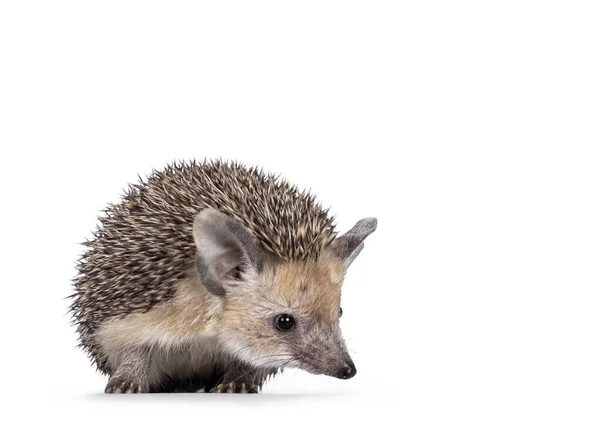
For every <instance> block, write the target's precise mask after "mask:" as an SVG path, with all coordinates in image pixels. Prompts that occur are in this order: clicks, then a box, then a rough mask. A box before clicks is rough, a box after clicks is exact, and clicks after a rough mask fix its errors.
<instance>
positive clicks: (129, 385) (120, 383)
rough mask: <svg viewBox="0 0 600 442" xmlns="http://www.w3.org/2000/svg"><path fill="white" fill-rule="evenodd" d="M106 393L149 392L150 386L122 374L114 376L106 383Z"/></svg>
mask: <svg viewBox="0 0 600 442" xmlns="http://www.w3.org/2000/svg"><path fill="white" fill-rule="evenodd" d="M104 393H107V394H121V393H122V394H134V393H148V387H147V386H146V385H143V384H141V383H139V382H136V381H132V380H131V379H128V378H124V377H121V376H118V377H112V378H110V380H109V381H108V384H107V385H106V389H105V390H104Z"/></svg>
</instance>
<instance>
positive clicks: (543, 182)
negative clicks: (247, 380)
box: [0, 0, 600, 441]
mask: <svg viewBox="0 0 600 442" xmlns="http://www.w3.org/2000/svg"><path fill="white" fill-rule="evenodd" d="M206 3H210V4H206ZM206 3H201V2H147V1H146V2H128V1H125V0H119V1H103V2H81V1H72V2H66V1H55V2H30V1H12V2H11V1H6V2H2V3H1V5H0V64H1V69H0V125H1V126H0V146H1V152H2V153H1V159H0V160H1V165H2V170H1V172H0V180H1V183H0V184H1V189H2V205H1V206H0V207H1V213H2V216H1V229H0V232H1V242H0V246H1V249H2V253H1V254H0V259H1V260H2V263H1V264H2V302H1V304H0V305H1V312H2V320H1V321H0V327H1V339H2V342H1V344H2V353H1V354H2V363H1V365H0V367H1V368H0V369H1V370H2V393H1V397H2V403H3V405H4V407H5V409H4V410H3V412H2V422H3V424H2V426H1V427H0V428H1V430H0V435H2V437H1V439H2V440H34V439H32V438H34V437H35V438H36V439H38V440H41V439H44V440H54V438H57V439H58V440H67V441H69V440H90V441H94V440H103V441H106V440H163V441H164V440H173V441H177V440H183V439H184V438H185V439H186V440H199V441H203V440H229V439H230V438H231V439H235V440H238V441H239V440H262V441H265V440H277V441H288V440H330V441H337V440H354V438H358V440H362V439H364V438H366V437H369V438H370V440H381V438H382V437H384V436H386V437H387V439H383V440H402V441H446V440H457V441H493V440H503V441H505V440H523V441H532V440H545V441H546V440H565V441H567V440H568V441H574V440H576V441H588V440H590V441H591V440H596V441H597V440H598V438H599V437H600V428H599V425H598V415H599V412H600V406H599V401H598V398H599V396H600V395H599V394H600V384H599V379H600V377H599V373H600V359H599V342H598V341H599V337H600V330H599V320H598V319H599V315H600V311H599V306H600V304H599V294H600V291H599V289H600V287H599V286H600V283H599V278H598V270H599V264H600V263H599V257H600V255H599V253H600V252H599V251H600V209H599V190H600V182H599V181H600V180H599V166H600V164H599V161H598V149H599V146H600V144H599V142H600V136H599V126H598V124H599V121H600V108H599V103H600V89H599V85H600V81H599V80H598V79H599V78H600V65H599V58H598V54H599V49H600V48H599V42H600V31H599V29H600V28H599V27H598V23H599V21H600V15H599V11H598V6H597V2H592V1H590V2H581V1H568V2H567V1H556V2H547V1H544V2H542V1H539V2H536V1H504V2H475V1H472V2H465V1H458V2H439V1H438V2H432V1H419V2H395V1H392V2H355V1H344V2H330V1H323V0H320V1H303V2H293V3H292V2H282V1H272V2H262V1H252V2H229V1H219V2H206ZM205 156H206V157H211V158H213V157H219V156H220V157H223V158H229V159H238V160H241V161H243V162H246V163H248V164H259V165H262V166H264V167H265V168H267V169H268V170H271V171H274V172H279V173H282V174H283V175H284V176H285V177H287V178H288V179H289V180H291V181H292V182H294V183H297V184H299V185H300V186H302V187H310V188H312V189H313V190H314V192H316V193H317V194H318V195H319V197H320V199H321V200H322V201H323V202H324V203H325V204H326V205H331V207H332V211H333V213H335V214H337V219H338V222H339V227H340V230H346V229H348V228H350V227H351V226H352V225H353V223H354V222H355V221H357V220H358V219H359V218H361V217H365V216H377V217H378V218H379V229H378V231H377V232H376V233H375V234H373V235H372V236H371V237H370V238H369V239H368V240H367V244H366V248H365V251H364V252H363V253H362V255H361V256H360V257H359V258H358V259H357V260H356V262H355V263H354V264H353V266H352V268H351V271H350V274H349V277H348V279H347V281H346V284H345V292H344V298H343V307H344V312H345V313H344V319H343V329H344V331H345V334H346V336H347V337H348V338H349V339H348V343H349V346H350V348H351V349H352V350H353V351H354V353H353V355H354V358H355V361H356V364H357V367H358V375H357V377H356V378H354V379H352V380H349V381H340V380H335V379H330V378H325V377H316V376H311V375H308V374H305V373H297V374H296V373H293V372H290V373H288V374H286V375H285V376H283V377H282V378H279V379H278V380H277V381H276V382H275V383H273V384H272V385H270V386H269V387H268V388H267V392H268V393H273V395H271V394H265V395H262V396H252V397H239V396H235V397H231V396H228V397H219V396H214V395H213V396H208V395H184V396H180V395H173V396H153V397H150V396H145V397H108V396H104V395H102V394H101V391H102V390H103V388H104V383H105V380H104V379H103V378H101V377H100V376H99V375H97V374H95V372H94V370H93V369H92V368H91V367H90V366H89V363H88V361H87V359H86V358H85V357H84V355H83V354H82V353H81V352H79V351H78V350H76V349H75V348H74V346H75V336H74V333H73V330H72V329H71V328H70V327H69V326H68V317H67V316H66V314H65V312H66V309H67V302H66V301H65V300H64V299H63V298H64V297H65V296H67V295H69V294H70V292H71V289H70V282H69V281H70V278H72V277H73V276H74V270H73V263H74V261H75V259H76V257H77V256H78V254H79V253H80V251H81V249H80V248H79V246H77V243H78V242H80V241H82V240H83V239H84V237H86V236H89V234H90V232H91V230H92V229H93V228H94V226H95V217H96V216H97V215H98V214H99V211H100V210H101V209H102V208H103V207H104V206H105V205H106V203H108V202H110V201H116V200H117V198H118V195H119V193H120V191H121V189H122V188H123V187H124V186H125V184H126V183H127V182H129V181H134V180H135V179H136V174H138V173H139V174H142V175H143V174H145V173H147V172H149V171H150V169H151V168H152V167H162V166H163V165H164V164H165V163H166V162H168V161H171V160H173V159H176V158H177V159H188V158H192V157H196V158H199V159H201V158H203V157H205ZM274 393H285V394H277V395H274ZM133 438H135V439H133Z"/></svg>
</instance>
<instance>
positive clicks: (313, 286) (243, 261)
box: [193, 209, 377, 379]
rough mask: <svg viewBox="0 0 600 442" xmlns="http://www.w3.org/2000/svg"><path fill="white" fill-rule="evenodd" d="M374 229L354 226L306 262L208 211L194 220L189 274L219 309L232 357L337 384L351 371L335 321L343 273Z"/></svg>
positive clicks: (369, 222)
mask: <svg viewBox="0 0 600 442" xmlns="http://www.w3.org/2000/svg"><path fill="white" fill-rule="evenodd" d="M376 227H377V222H376V220H375V219H374V218H367V219H364V220H361V221H359V222H358V223H357V224H356V225H355V226H354V227H353V228H352V229H351V230H350V231H349V232H347V233H346V234H344V235H342V236H339V237H337V238H335V239H334V240H333V241H332V242H331V243H330V244H328V245H327V246H326V247H324V248H323V249H322V250H321V251H320V253H319V254H318V255H315V256H312V257H311V258H310V259H302V260H285V259H282V258H281V257H280V256H276V255H274V254H272V253H270V252H268V251H266V250H264V249H263V248H261V247H260V246H259V244H260V243H259V242H258V241H257V240H256V239H255V238H254V237H253V235H252V234H251V233H250V231H249V230H247V229H246V228H245V227H244V226H242V224H240V223H239V222H237V221H235V220H234V219H232V218H230V217H228V216H226V215H224V214H223V213H221V212H219V211H217V210H214V209H205V210H203V211H201V212H200V213H199V214H198V215H197V216H196V219H195V221H194V225H193V234H194V240H195V243H196V247H197V256H196V269H197V272H198V275H199V277H200V281H201V282H202V284H203V285H204V287H205V288H206V290H207V291H208V292H210V293H211V294H212V295H213V296H218V297H221V298H222V300H223V302H222V305H223V309H222V313H221V321H220V330H219V333H220V339H221V340H222V342H223V344H224V345H225V347H226V348H227V349H228V350H229V351H230V353H231V354H232V355H235V357H237V358H239V359H240V360H242V361H244V362H245V363H247V364H250V365H253V366H256V367H265V368H267V367H268V368H273V369H277V368H284V367H297V368H302V369H305V370H307V371H309V372H312V373H315V374H326V375H330V376H334V377H338V378H342V379H348V378H351V377H352V376H354V374H355V373H356V368H355V366H354V363H353V362H352V359H351V358H350V356H349V355H348V351H347V349H346V345H345V343H344V340H343V338H342V335H341V332H340V327H339V317H340V316H341V312H342V310H341V307H340V297H341V287H342V282H343V279H344V275H345V273H346V270H347V269H348V266H349V265H350V263H351V262H352V261H353V260H354V258H356V256H357V255H358V254H359V253H360V251H361V250H362V248H363V241H364V239H365V238H366V237H367V236H368V235H369V234H370V233H372V232H373V231H375V229H376Z"/></svg>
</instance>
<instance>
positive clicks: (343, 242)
mask: <svg viewBox="0 0 600 442" xmlns="http://www.w3.org/2000/svg"><path fill="white" fill-rule="evenodd" d="M375 229H377V219H375V218H364V219H361V220H360V221H359V222H357V223H356V224H355V225H354V227H352V228H351V229H350V230H349V231H348V232H346V233H344V234H343V235H342V236H338V237H337V238H336V239H334V240H333V242H332V243H331V248H332V249H333V251H334V253H335V254H336V255H337V256H338V258H340V260H341V261H342V264H343V265H344V268H345V269H347V268H348V267H350V264H352V261H354V259H355V258H356V257H357V256H358V254H359V253H360V252H361V251H362V249H363V248H364V247H365V245H364V240H365V238H366V237H367V236H369V235H370V234H371V233H373V232H374V231H375Z"/></svg>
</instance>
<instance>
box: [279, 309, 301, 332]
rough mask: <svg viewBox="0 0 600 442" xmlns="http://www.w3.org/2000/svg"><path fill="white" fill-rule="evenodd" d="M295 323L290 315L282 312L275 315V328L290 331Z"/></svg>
mask: <svg viewBox="0 0 600 442" xmlns="http://www.w3.org/2000/svg"><path fill="white" fill-rule="evenodd" d="M295 325H296V320H295V319H294V317H293V316H292V315H288V314H286V313H283V314H281V315H277V316H276V317H275V328H277V329H279V330H281V331H290V330H291V329H293V328H294V326H295Z"/></svg>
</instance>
